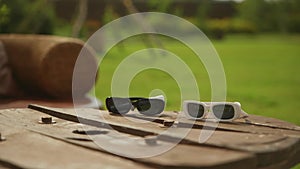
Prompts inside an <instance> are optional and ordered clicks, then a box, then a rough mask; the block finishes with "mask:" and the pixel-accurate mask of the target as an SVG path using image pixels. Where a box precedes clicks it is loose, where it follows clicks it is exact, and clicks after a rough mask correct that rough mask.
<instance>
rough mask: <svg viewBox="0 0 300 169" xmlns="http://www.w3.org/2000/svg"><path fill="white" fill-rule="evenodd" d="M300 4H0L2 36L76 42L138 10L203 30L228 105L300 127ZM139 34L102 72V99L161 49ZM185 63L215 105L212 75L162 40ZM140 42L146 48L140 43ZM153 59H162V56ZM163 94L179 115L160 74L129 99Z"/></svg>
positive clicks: (88, 0)
mask: <svg viewBox="0 0 300 169" xmlns="http://www.w3.org/2000/svg"><path fill="white" fill-rule="evenodd" d="M299 9H300V1H299V0H244V1H213V0H186V1H180V0H164V1H152V0H150V1H142V0H122V1H121V0H120V1H109V0H103V1H97V0H82V1H78V0H55V1H54V0H13V1H12V0H0V33H29V34H52V35H59V36H73V37H76V38H80V39H82V40H87V39H88V38H89V37H90V36H91V35H92V34H93V33H94V32H95V31H96V30H98V29H99V28H100V27H101V26H103V25H105V24H106V23H108V22H110V21H112V20H114V19H117V18H119V17H121V16H125V15H128V14H131V13H135V12H147V11H156V12H165V13H170V14H174V15H177V16H180V17H182V18H184V19H187V20H188V21H190V22H192V23H193V24H195V25H196V26H198V27H199V28H200V29H201V30H202V31H204V33H205V34H206V35H207V36H208V37H209V38H210V40H211V41H212V43H213V44H214V46H215V48H216V50H217V52H218V53H219V56H220V59H221V60H222V62H223V65H224V69H225V73H226V78H227V87H228V92H227V99H228V101H239V102H241V104H242V107H243V109H244V110H245V111H247V112H248V113H250V114H258V115H264V116H269V117H274V118H278V119H282V120H285V121H289V122H292V123H295V124H297V125H300V113H299V112H298V110H300V104H299V103H298V101H300V90H299V85H300V77H299V73H300V67H299V63H300V56H299V55H300V48H299V47H300V34H299V33H300V10H299ZM145 38H148V37H146V36H137V37H132V38H129V39H126V40H124V41H123V42H122V43H120V44H118V45H116V46H115V47H114V48H113V49H112V50H111V51H110V52H109V53H108V54H107V56H106V57H105V59H104V60H103V64H101V67H100V72H99V73H100V74H99V79H98V81H97V84H96V88H95V89H96V95H97V97H99V98H100V99H101V100H102V101H104V100H105V98H106V97H107V96H110V95H111V92H110V91H111V90H110V87H111V79H112V76H113V72H114V70H115V68H116V67H117V66H118V64H119V63H120V62H121V61H122V59H123V58H125V57H126V56H128V55H130V54H131V53H133V52H135V51H137V50H140V49H144V48H148V47H149V46H151V47H157V48H160V45H159V44H157V43H152V42H151V41H150V43H145ZM157 38H158V39H160V40H161V42H163V44H167V45H165V48H166V49H167V50H169V51H172V52H173V53H175V54H176V55H178V56H179V57H181V58H182V59H183V60H184V61H185V62H186V63H187V64H188V65H189V66H190V67H191V69H192V71H193V73H194V75H195V76H196V78H197V82H198V83H199V91H200V94H201V100H209V99H210V92H211V89H210V83H209V78H208V75H207V72H206V70H205V69H204V67H203V66H202V67H201V66H200V67H199V65H201V63H198V61H196V60H195V58H196V56H194V54H193V52H191V51H190V49H188V48H187V47H186V46H184V45H183V44H181V43H179V42H177V41H175V40H172V39H168V38H162V37H157ZM141 42H142V43H141ZM153 57H160V56H159V54H157V55H155V56H153ZM153 89H161V90H162V91H163V92H164V94H165V95H166V96H167V99H168V102H167V109H168V110H179V109H180V104H181V101H180V91H179V88H178V86H177V84H176V82H175V81H174V79H173V78H172V77H171V76H169V75H167V74H165V73H164V72H161V71H157V70H147V71H144V72H141V73H139V74H138V75H137V76H136V77H135V78H134V79H133V81H132V83H131V86H130V94H131V95H139V96H145V97H147V96H149V93H150V92H151V91H152V90H153Z"/></svg>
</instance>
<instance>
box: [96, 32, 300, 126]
mask: <svg viewBox="0 0 300 169" xmlns="http://www.w3.org/2000/svg"><path fill="white" fill-rule="evenodd" d="M137 39H138V37H135V38H131V39H128V40H125V41H124V42H122V44H119V45H117V46H115V47H114V48H113V49H112V50H111V51H110V52H109V53H108V54H107V56H105V58H104V60H103V62H102V63H101V67H100V73H99V81H98V83H97V85H96V95H97V97H99V98H100V99H101V100H102V101H104V100H105V98H106V97H107V96H110V95H111V92H110V91H111V89H110V86H111V78H112V76H113V73H114V71H115V69H116V68H117V66H118V64H119V63H120V62H121V61H122V59H124V58H125V57H126V56H128V55H130V54H131V53H133V52H135V51H138V50H141V49H144V48H147V47H146V46H145V45H144V44H143V43H137V42H136V40H137ZM163 43H164V44H167V45H166V50H168V51H170V52H173V53H174V54H176V55H178V56H179V57H180V58H181V59H183V60H184V61H185V62H186V64H187V65H188V66H189V67H190V68H191V70H192V71H193V73H194V76H195V77H196V79H197V82H198V85H199V86H198V87H199V91H200V95H201V100H204V101H207V100H209V99H210V92H211V89H210V82H209V78H208V75H207V73H206V70H205V68H204V67H203V66H202V63H201V62H200V60H199V59H198V58H197V56H195V55H194V53H193V52H192V51H191V50H190V49H189V48H187V47H186V46H184V45H183V44H181V43H179V42H177V41H175V40H170V39H164V40H163ZM213 44H214V45H215V48H216V50H217V52H218V53H219V56H220V58H221V60H222V62H223V65H224V69H225V73H226V78H227V90H228V91H227V100H228V101H239V102H241V104H242V107H243V109H244V110H245V111H247V112H248V113H250V114H258V115H264V116H269V117H274V118H278V119H282V120H285V121H289V122H292V123H295V124H298V125H300V113H299V112H298V110H299V109H300V104H298V100H300V91H299V90H298V88H299V85H300V77H299V75H298V73H300V68H299V66H298V64H299V63H300V57H299V54H300V48H299V46H300V35H297V36H296V35H293V36H288V35H285V36H284V35H256V36H249V35H235V36H228V37H227V38H226V39H225V40H223V41H213ZM125 46H126V48H125ZM155 57H163V56H161V55H160V54H159V53H157V54H154V55H153V58H151V59H155ZM154 89H160V90H162V91H163V92H164V93H165V95H166V96H167V99H168V100H167V110H179V109H180V105H181V103H180V102H181V98H180V90H179V88H178V85H177V84H176V81H175V80H174V79H173V78H172V77H171V76H170V75H168V74H166V73H164V72H161V71H158V70H147V71H143V72H140V73H139V74H138V75H137V76H136V77H135V78H134V79H133V80H132V82H131V86H130V89H129V90H130V91H129V93H130V95H132V96H144V97H148V96H149V94H150V93H151V91H152V90H154Z"/></svg>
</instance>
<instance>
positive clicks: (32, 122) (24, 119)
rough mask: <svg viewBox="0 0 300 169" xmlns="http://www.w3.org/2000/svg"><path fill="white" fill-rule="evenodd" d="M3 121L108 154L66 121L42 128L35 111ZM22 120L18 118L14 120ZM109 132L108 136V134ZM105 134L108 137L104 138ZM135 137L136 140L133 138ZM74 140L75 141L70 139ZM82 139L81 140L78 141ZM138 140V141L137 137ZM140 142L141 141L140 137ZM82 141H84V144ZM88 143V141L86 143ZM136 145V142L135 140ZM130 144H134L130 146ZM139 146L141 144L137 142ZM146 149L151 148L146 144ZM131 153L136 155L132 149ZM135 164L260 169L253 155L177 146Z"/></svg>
mask: <svg viewBox="0 0 300 169" xmlns="http://www.w3.org/2000/svg"><path fill="white" fill-rule="evenodd" d="M0 112H1V113H0V120H1V121H3V122H4V123H5V124H6V125H7V126H9V125H10V127H13V126H14V127H16V126H19V127H21V128H26V129H29V130H31V131H35V132H39V133H42V134H45V135H48V136H51V137H53V138H57V139H59V140H63V141H65V142H69V143H72V144H76V145H81V146H84V147H88V148H91V149H95V150H99V151H101V152H104V150H103V149H102V148H101V147H99V146H97V145H95V144H94V143H93V142H91V141H87V140H88V139H90V138H89V136H86V135H78V134H75V133H73V132H72V131H74V130H76V129H78V128H79V127H82V126H81V125H79V124H76V123H73V122H69V121H65V120H62V119H55V120H56V121H57V123H56V124H53V125H42V124H38V123H37V121H38V119H39V117H40V116H42V115H43V114H42V113H40V112H37V111H32V110H29V109H21V110H19V109H17V110H5V111H0ZM14 117H18V118H14ZM85 129H89V131H95V130H96V129H98V131H99V128H94V127H87V128H85ZM100 131H102V134H100V137H101V139H103V140H105V139H106V140H109V139H116V138H117V137H119V138H120V137H121V136H122V135H123V134H122V133H119V132H116V131H110V130H108V129H101V130H100ZM104 131H108V132H104ZM103 133H105V134H103ZM132 137H134V136H132ZM70 138H72V139H70ZM74 138H80V139H74ZM135 138H137V137H136V136H135ZM139 139H141V138H140V137H139ZM80 140H81V141H80ZM83 140H85V141H83ZM133 141H134V140H133ZM128 144H130V142H129V143H128ZM133 144H137V142H133ZM158 144H168V143H167V142H163V141H159V142H158ZM145 146H147V145H146V144H145ZM124 151H129V150H128V147H127V149H126V146H125V148H124ZM130 151H134V150H132V149H130ZM134 161H136V162H139V163H143V164H148V165H151V166H157V167H166V168H169V167H191V168H194V167H203V168H232V167H241V166H243V167H244V165H245V164H247V165H246V168H254V167H255V165H256V158H255V157H254V156H253V155H252V154H251V153H250V154H249V153H242V152H237V151H232V150H226V149H221V148H213V147H206V146H191V145H181V144H180V145H177V146H176V147H175V148H174V149H172V150H170V151H168V152H166V153H164V154H161V155H159V156H155V157H151V158H142V159H134Z"/></svg>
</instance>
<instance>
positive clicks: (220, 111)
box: [212, 104, 235, 120]
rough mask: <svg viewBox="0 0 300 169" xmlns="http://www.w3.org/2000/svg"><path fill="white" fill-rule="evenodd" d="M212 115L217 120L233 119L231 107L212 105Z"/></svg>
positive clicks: (232, 108)
mask: <svg viewBox="0 0 300 169" xmlns="http://www.w3.org/2000/svg"><path fill="white" fill-rule="evenodd" d="M212 111H213V113H214V115H215V116H216V117H217V118H218V119H223V120H228V119H232V118H233V117H234V113H235V111H234V107H233V106H232V105H228V104H225V105H214V106H213V108H212Z"/></svg>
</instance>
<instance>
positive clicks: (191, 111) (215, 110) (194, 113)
mask: <svg viewBox="0 0 300 169" xmlns="http://www.w3.org/2000/svg"><path fill="white" fill-rule="evenodd" d="M183 111H184V112H185V115H186V116H187V118H189V119H196V120H199V119H203V118H205V117H209V118H213V119H215V120H218V121H233V120H235V119H238V118H246V117H248V114H247V113H246V112H244V111H243V110H242V108H241V104H240V103H239V102H199V101H195V100H186V101H184V102H183Z"/></svg>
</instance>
